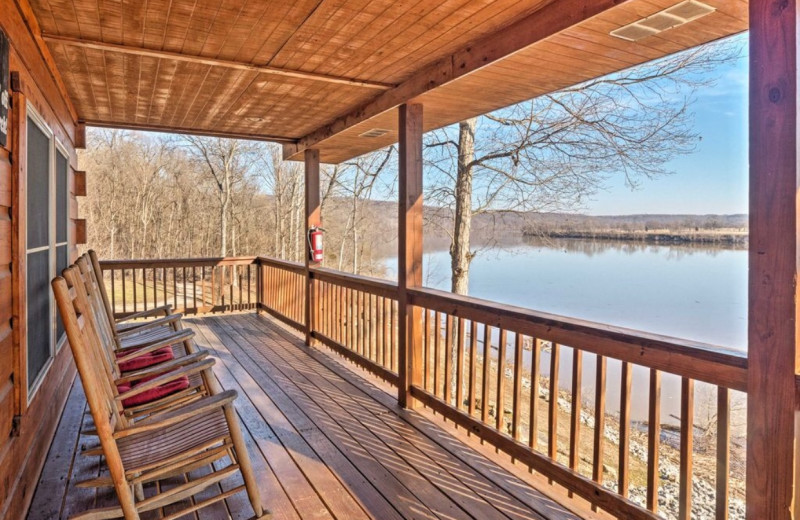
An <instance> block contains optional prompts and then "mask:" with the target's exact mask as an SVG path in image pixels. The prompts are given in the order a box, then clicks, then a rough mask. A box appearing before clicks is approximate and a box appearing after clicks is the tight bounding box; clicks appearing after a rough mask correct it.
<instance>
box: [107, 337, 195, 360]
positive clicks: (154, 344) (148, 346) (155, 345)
mask: <svg viewBox="0 0 800 520" xmlns="http://www.w3.org/2000/svg"><path fill="white" fill-rule="evenodd" d="M194 336H195V333H194V331H193V330H191V329H183V330H181V331H179V332H177V333H175V334H170V335H169V336H166V337H163V338H159V339H157V340H155V341H148V342H145V343H142V344H141V345H131V346H129V347H126V348H123V349H120V350H117V352H118V353H123V354H125V355H123V356H121V357H118V358H117V364H119V363H124V362H126V361H130V360H131V359H136V358H137V357H139V356H143V355H145V354H148V353H150V352H153V351H154V350H158V349H160V348H164V347H168V346H171V345H173V344H175V343H181V342H183V341H186V340H189V339H192V338H193V337H194ZM133 349H135V350H133ZM129 351H130V352H129Z"/></svg>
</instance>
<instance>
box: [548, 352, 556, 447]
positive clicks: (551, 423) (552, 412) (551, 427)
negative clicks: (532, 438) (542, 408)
mask: <svg viewBox="0 0 800 520" xmlns="http://www.w3.org/2000/svg"><path fill="white" fill-rule="evenodd" d="M558 371H559V345H558V343H555V342H553V343H552V347H551V348H550V403H549V406H548V411H549V417H548V419H549V420H548V424H547V454H548V455H549V456H550V458H551V459H553V460H557V458H558Z"/></svg>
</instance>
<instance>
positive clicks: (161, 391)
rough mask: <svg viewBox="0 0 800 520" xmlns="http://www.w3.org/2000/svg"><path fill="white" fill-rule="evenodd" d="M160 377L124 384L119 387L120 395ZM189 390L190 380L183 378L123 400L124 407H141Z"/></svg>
mask: <svg viewBox="0 0 800 520" xmlns="http://www.w3.org/2000/svg"><path fill="white" fill-rule="evenodd" d="M156 377H159V376H151V377H147V378H144V379H142V380H140V381H136V382H135V383H133V384H131V383H123V384H121V385H117V389H118V390H119V393H121V394H122V393H125V392H127V391H128V390H130V389H132V388H136V385H140V384H142V383H146V382H147V381H150V380H152V379H154V378H156ZM187 388H189V378H188V377H186V376H182V377H180V378H178V379H175V380H174V381H170V382H168V383H164V384H163V385H160V386H157V387H155V388H151V389H150V390H147V391H145V392H142V393H141V394H137V395H134V396H133V397H129V398H127V399H123V400H122V406H123V407H125V408H130V407H131V406H139V405H142V404H147V403H152V402H153V401H157V400H159V399H161V398H162V397H167V396H168V395H172V394H175V393H178V392H180V391H181V390H186V389H187Z"/></svg>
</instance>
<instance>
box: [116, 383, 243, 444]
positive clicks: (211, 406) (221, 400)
mask: <svg viewBox="0 0 800 520" xmlns="http://www.w3.org/2000/svg"><path fill="white" fill-rule="evenodd" d="M212 377H213V376H212ZM237 395H238V394H237V393H236V390H225V391H224V392H220V393H218V394H215V395H210V396H208V397H204V398H202V399H199V400H197V401H194V402H192V403H189V404H187V405H186V406H182V407H181V408H180V409H177V410H173V411H170V412H166V413H163V414H159V415H156V416H153V417H149V418H147V419H143V420H141V421H139V422H137V423H136V424H135V425H134V426H131V427H129V428H125V429H123V430H120V431H118V432H115V433H114V438H115V439H121V438H124V437H128V436H130V435H136V434H138V433H144V432H149V431H152V430H159V429H163V428H166V427H168V426H172V425H173V424H178V423H180V422H183V421H186V420H188V419H191V418H192V417H196V416H198V415H200V414H202V413H205V412H208V411H211V410H215V409H217V408H222V407H225V406H228V405H231V404H233V401H234V400H236V397H237Z"/></svg>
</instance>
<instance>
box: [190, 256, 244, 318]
mask: <svg viewBox="0 0 800 520" xmlns="http://www.w3.org/2000/svg"><path fill="white" fill-rule="evenodd" d="M247 267H248V269H249V268H250V266H247ZM192 307H193V308H194V312H195V313H198V312H199V311H198V310H197V267H195V266H192Z"/></svg>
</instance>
